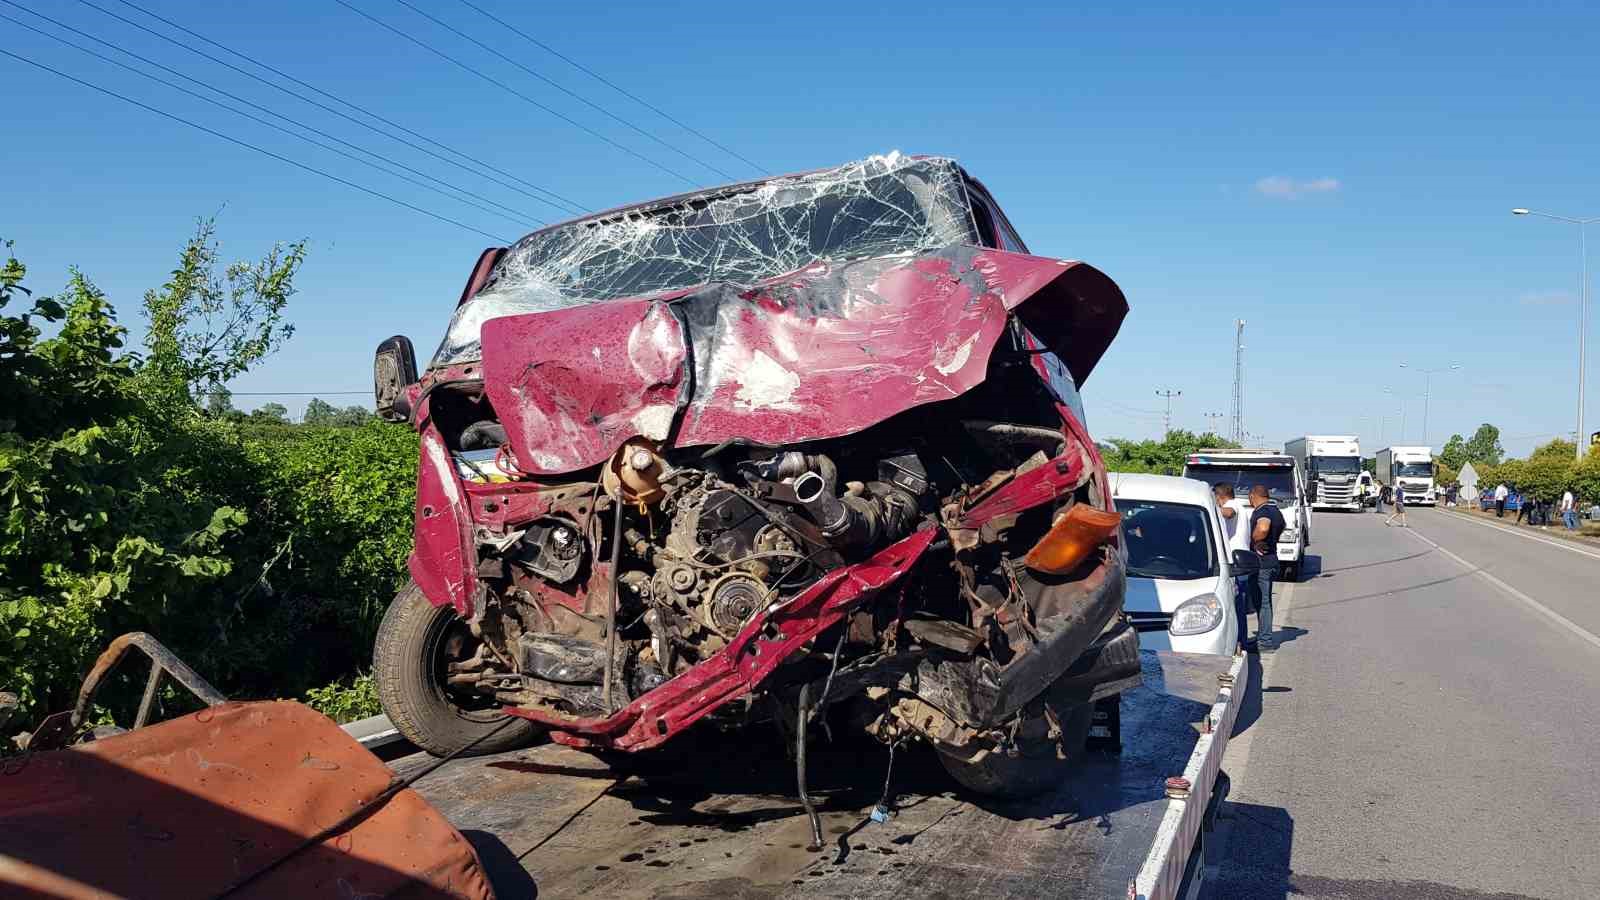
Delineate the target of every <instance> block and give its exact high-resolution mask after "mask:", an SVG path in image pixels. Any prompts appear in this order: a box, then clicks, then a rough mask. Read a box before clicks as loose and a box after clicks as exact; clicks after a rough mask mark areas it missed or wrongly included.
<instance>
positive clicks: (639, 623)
mask: <svg viewBox="0 0 1600 900" xmlns="http://www.w3.org/2000/svg"><path fill="white" fill-rule="evenodd" d="M1126 312H1127V303H1126V301H1125V300H1124V298H1123V295H1122V293H1121V291H1120V290H1119V289H1118V288H1117V286H1116V284H1114V283H1113V282H1112V281H1111V279H1109V278H1108V277H1106V276H1105V275H1104V274H1102V273H1101V272H1099V271H1098V270H1096V269H1094V268H1093V267H1091V266H1088V265H1086V264H1084V263H1080V262H1071V261H1064V260H1057V259H1046V258H1042V257H1037V256H1032V255H1029V254H1028V253H1027V250H1026V248H1025V246H1024V245H1023V243H1022V241H1021V239H1020V238H1018V237H1017V236H1016V233H1015V232H1014V231H1013V230H1012V228H1011V226H1010V224H1009V223H1008V222H1007V221H1006V218H1005V216H1004V215H1002V214H1001V212H1000V210H999V208H998V207H997V206H996V204H995V203H994V201H993V200H992V198H991V197H990V196H989V193H988V192H987V191H986V190H985V189H984V188H983V187H982V185H980V184H979V183H978V182H977V181H976V180H974V179H973V178H971V177H970V176H968V175H967V173H966V172H965V171H963V170H962V169H961V167H960V166H958V165H957V164H956V163H955V162H954V161H952V160H949V159H943V158H926V157H907V156H901V155H898V154H893V155H889V156H879V157H872V158H869V159H867V160H864V161H861V162H857V163H852V164H848V165H845V166H841V167H839V168H835V169H828V170H824V171H819V172H813V173H809V174H804V175H797V176H790V177H783V178H774V179H771V180H766V181H760V182H754V183H748V184H739V185H733V186H730V187H725V188H718V189H715V190H709V191H704V192H700V193H694V194H689V195H684V196H679V197H673V198H669V199H666V200H661V201H656V202H652V203H646V204H641V205H638V206H631V207H627V208H623V209H618V210H614V211H611V212H606V213H601V214H598V215H594V216H590V217H588V218H583V219H578V220H576V221H572V222H568V223H566V224H562V225H556V226H553V227H550V228H546V229H543V230H541V231H538V232H535V233H533V234H531V235H528V236H527V237H525V238H523V239H522V240H520V241H518V242H517V243H516V245H515V246H512V247H509V248H499V249H491V250H488V251H485V252H484V254H483V256H482V257H481V258H480V259H479V261H478V264H477V266H476V267H475V268H474V270H473V272H472V276H471V279H470V281H469V283H468V284H467V287H466V289H465V291H464V292H463V294H462V299H461V301H460V304H459V305H458V307H457V309H456V311H455V315H454V317H453V318H452V320H451V322H450V326H449V330H448V333H447V334H446V336H445V339H444V341H443V343H442V345H441V346H440V347H439V349H438V351H437V353H436V354H435V355H434V358H433V360H432V362H431V363H430V364H429V365H428V366H427V368H426V371H425V373H424V374H423V375H422V376H421V377H420V379H419V378H418V377H417V374H416V363H415V361H414V357H413V354H412V350H411V345H410V343H409V342H408V341H407V340H406V339H405V338H400V337H397V338H391V339H390V340H388V341H385V342H384V344H383V345H381V346H380V347H379V350H378V355H377V360H376V365H375V380H376V390H377V399H378V407H379V411H380V412H381V413H383V414H384V415H385V416H387V417H389V418H391V419H394V420H397V421H409V422H410V423H411V424H412V425H413V426H414V427H415V428H416V429H417V431H418V432H419V433H420V434H421V465H420V468H419V472H418V496H417V510H416V548H415V551H414V552H413V554H412V556H411V560H410V570H411V575H412V578H413V584H412V585H410V586H408V587H407V588H406V589H405V590H404V591H402V592H401V593H400V595H399V596H398V597H396V599H395V601H394V603H393V605H392V606H391V607H390V609H389V611H388V614H387V616H386V617H385V619H384V621H383V624H382V627H381V629H380V632H379V635H378V639H377V646H376V650H375V673H376V677H377V680H378V684H379V689H380V693H381V696H382V699H383V705H384V709H385V711H386V712H387V713H388V715H389V717H390V719H391V720H392V721H393V722H394V725H395V727H396V728H398V729H399V730H400V732H401V733H403V734H404V735H405V736H406V737H407V738H409V739H410V740H412V741H413V742H415V743H416V744H417V745H418V746H420V747H422V748H424V749H426V750H428V751H430V752H433V753H435V754H448V753H452V752H458V751H462V750H463V749H464V748H465V749H468V750H470V751H472V752H488V751H494V750H503V749H507V748H509V747H511V746H515V745H516V744H518V743H521V742H525V741H527V740H529V739H530V738H531V737H532V736H533V735H534V733H535V732H536V731H539V730H547V731H548V732H549V734H550V736H551V738H552V739H554V740H557V741H560V742H563V743H566V744H571V745H574V746H580V747H588V748H593V749H594V750H596V751H599V752H614V751H643V750H648V749H650V748H653V747H656V746H657V745H660V744H662V743H664V742H666V741H669V740H671V739H672V738H673V737H674V736H675V735H678V734H679V733H681V732H682V731H684V730H685V729H687V728H689V727H690V726H691V725H695V724H696V723H699V722H716V723H720V724H722V725H727V726H739V725H744V724H747V723H750V722H753V721H756V720H761V719H772V720H776V721H777V722H778V723H779V724H780V725H782V726H784V727H785V729H786V733H790V734H793V733H796V732H798V735H799V742H800V744H799V748H800V749H801V751H802V752H801V753H799V754H798V755H799V756H800V758H801V759H802V760H803V758H804V754H803V748H804V741H805V733H806V725H807V723H808V722H810V721H815V720H817V719H818V717H821V716H828V717H829V719H830V720H831V722H833V723H834V724H839V723H851V724H854V725H856V726H859V727H861V728H864V729H865V730H866V731H867V732H869V733H870V734H872V735H874V736H876V737H877V738H878V739H880V740H882V741H885V742H887V743H897V742H899V741H902V740H905V739H910V738H920V739H923V740H926V741H928V742H929V743H931V744H932V745H933V747H935V748H936V749H937V750H938V751H939V754H940V758H941V759H942V760H943V761H944V764H945V766H946V767H947V768H948V769H949V771H950V772H951V773H952V775H954V776H955V777H956V778H957V780H959V781H960V782H961V783H963V784H964V785H966V786H968V787H969V788H972V789H974V790H979V791H983V792H988V793H997V794H1004V793H1013V792H1019V791H1027V790H1032V789H1034V788H1035V787H1037V786H1039V785H1042V784H1046V783H1050V782H1052V781H1054V780H1055V779H1056V778H1058V777H1059V775H1060V766H1062V765H1064V764H1070V761H1071V760H1072V759H1073V758H1074V757H1075V756H1076V755H1077V753H1078V752H1079V751H1080V750H1081V748H1082V746H1083V741H1084V738H1085V735H1086V733H1087V731H1088V728H1089V721H1090V714H1091V705H1092V703H1093V702H1094V701H1095V700H1097V699H1099V698H1101V697H1103V696H1107V695H1109V694H1112V693H1115V692H1116V691H1119V690H1121V689H1123V688H1125V687H1126V686H1128V685H1129V684H1132V683H1136V682H1137V679H1138V671H1139V663H1138V654H1137V646H1138V640H1137V637H1136V635H1135V633H1134V632H1133V630H1132V629H1131V627H1130V626H1129V625H1128V623H1127V622H1126V620H1125V619H1124V617H1123V615H1122V612H1121V608H1122V595H1123V587H1124V576H1123V558H1122V551H1121V550H1120V548H1119V545H1118V539H1117V523H1118V518H1117V516H1116V515H1115V513H1114V512H1113V511H1112V506H1111V500H1110V496H1109V491H1108V490H1107V484H1106V478H1105V473H1104V469H1103V467H1102V464H1101V462H1100V459H1099V456H1098V454H1097V451H1096V448H1095V444H1094V442H1093V440H1091V438H1090V436H1089V433H1088V432H1087V431H1086V429H1085V426H1084V416H1083V409H1082V406H1081V403H1080V401H1079V397H1078V388H1079V387H1080V386H1081V385H1082V384H1083V382H1084V380H1085V379H1086V378H1087V377H1088V376H1089V373H1090V371H1091V370H1092V369H1093V368H1094V366H1095V364H1096V362H1097V361H1098V360H1099V359H1100V357H1101V355H1102V354H1103V353H1104V352H1105V350H1106V348H1107V346H1108V345H1109V344H1110V342H1111V340H1112V338H1113V337H1114V336H1115V335H1116V333H1117V330H1118V328H1119V327H1120V325H1121V322H1122V319H1123V316H1124V315H1125V314H1126ZM508 717H509V718H508ZM796 726H797V727H796ZM803 793H804V792H803V790H802V794H803Z"/></svg>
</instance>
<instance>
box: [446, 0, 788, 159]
mask: <svg viewBox="0 0 1600 900" xmlns="http://www.w3.org/2000/svg"><path fill="white" fill-rule="evenodd" d="M461 5H463V6H465V7H467V8H468V9H470V10H472V11H474V12H476V13H478V14H479V15H482V16H485V17H487V18H490V19H493V20H494V21H495V23H496V24H498V25H499V26H500V27H502V28H504V29H506V30H507V31H509V32H511V33H512V34H515V35H517V36H518V37H520V38H522V39H523V40H525V41H527V42H528V43H530V44H532V45H534V46H535V47H538V48H539V49H540V50H543V51H544V52H546V53H549V54H550V55H552V56H554V57H556V58H557V59H559V60H561V61H562V62H564V63H566V64H567V65H569V66H572V67H573V68H574V69H577V70H578V71H580V72H582V73H584V74H585V75H588V76H589V77H590V78H593V79H594V80H596V81H598V82H600V83H601V84H603V85H605V86H606V87H608V88H611V89H612V90H613V91H616V92H617V93H619V94H621V95H622V96H624V97H627V98H628V99H629V100H632V101H633V102H635V103H637V104H639V105H640V106H642V107H644V108H645V109H648V110H650V111H651V112H653V113H655V114H656V115H658V116H660V117H661V118H663V119H666V120H667V121H668V122H671V123H672V124H674V125H676V126H678V127H679V128H682V129H683V130H684V131H687V132H689V133H690V134H692V135H694V136H695V137H697V138H699V139H700V140H702V141H705V142H706V143H708V144H710V145H711V146H713V147H715V148H717V149H718V150H721V151H722V152H723V153H726V154H728V155H729V156H731V157H733V158H734V159H737V160H739V161H740V162H742V163H744V164H745V165H747V166H749V167H750V168H752V169H755V170H756V171H757V172H760V173H763V174H765V173H766V171H767V170H766V167H764V166H762V165H761V164H759V163H756V162H754V161H752V160H751V159H750V158H749V157H746V156H744V155H743V154H741V153H739V152H738V151H737V150H734V149H732V148H730V147H726V146H723V145H722V144H721V143H719V142H718V141H716V140H715V139H713V138H711V137H710V136H708V135H706V134H703V133H701V132H700V131H699V130H697V129H695V128H693V127H691V126H689V125H686V124H684V123H683V122H680V121H678V120H677V119H675V118H673V117H672V116H671V115H670V114H668V113H667V112H666V111H665V110H663V109H661V108H660V107H657V106H655V105H654V104H652V103H650V102H649V101H647V100H644V99H643V98H641V97H638V96H637V95H635V94H632V93H630V92H628V91H627V90H625V89H623V88H622V87H620V86H618V85H617V84H615V83H614V82H612V81H610V80H609V79H607V78H606V77H605V76H604V75H601V74H600V73H599V72H596V71H595V70H593V69H591V68H589V67H588V66H585V65H584V64H583V63H580V62H578V61H577V60H575V59H573V58H572V57H570V56H567V55H566V54H564V53H562V52H561V51H559V50H557V49H556V48H554V47H552V46H550V45H549V44H546V43H544V42H543V41H541V40H539V39H538V38H536V37H534V36H533V35H531V34H528V33H527V32H525V31H523V30H521V29H519V28H517V27H516V26H515V25H512V24H511V23H510V22H507V21H506V20H505V19H502V18H500V17H499V16H497V15H495V14H494V13H491V12H489V11H488V10H486V9H484V8H483V7H481V6H478V5H477V4H475V3H472V2H470V0H461Z"/></svg>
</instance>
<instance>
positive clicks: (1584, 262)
mask: <svg viewBox="0 0 1600 900" xmlns="http://www.w3.org/2000/svg"><path fill="white" fill-rule="evenodd" d="M1511 214H1512V215H1514V216H1540V217H1542V218H1546V219H1555V220H1556V221H1558V222H1566V223H1569V224H1572V225H1576V226H1578V257H1579V260H1580V262H1579V266H1578V268H1579V271H1580V272H1581V273H1582V274H1581V275H1580V276H1579V277H1580V278H1581V279H1582V280H1581V281H1579V282H1578V433H1577V435H1576V437H1577V440H1575V441H1573V444H1574V445H1576V447H1577V454H1578V459H1579V460H1580V461H1581V460H1582V459H1583V438H1584V432H1583V381H1584V375H1585V374H1586V370H1587V369H1588V366H1587V365H1586V361H1585V359H1584V354H1585V351H1586V350H1587V347H1588V338H1589V247H1588V242H1587V237H1586V236H1585V234H1584V230H1585V229H1586V228H1587V227H1588V226H1589V225H1592V224H1594V223H1595V222H1600V216H1591V217H1589V218H1587V219H1577V218H1573V217H1572V216H1558V215H1555V214H1554V213H1547V212H1539V211H1538V210H1535V209H1526V208H1524V207H1520V206H1519V207H1517V208H1516V209H1513V210H1512V211H1511Z"/></svg>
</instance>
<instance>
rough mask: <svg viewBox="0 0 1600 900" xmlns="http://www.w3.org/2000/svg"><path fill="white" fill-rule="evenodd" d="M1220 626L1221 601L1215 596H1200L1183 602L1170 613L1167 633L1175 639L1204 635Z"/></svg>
mask: <svg viewBox="0 0 1600 900" xmlns="http://www.w3.org/2000/svg"><path fill="white" fill-rule="evenodd" d="M1221 624H1222V600H1221V599H1220V598H1219V597H1217V595H1216V594H1201V595H1200V596H1198V597H1194V598H1192V599H1189V600H1185V601H1183V603H1182V604H1180V605H1179V606H1178V608H1177V609H1175V610H1173V611H1172V623H1171V624H1170V625H1168V626H1167V631H1168V632H1170V633H1171V634H1173V635H1175V636H1177V637H1183V636H1184V635H1190V634H1205V633H1206V632H1208V631H1210V630H1211V629H1213V628H1215V627H1217V626H1218V625H1221Z"/></svg>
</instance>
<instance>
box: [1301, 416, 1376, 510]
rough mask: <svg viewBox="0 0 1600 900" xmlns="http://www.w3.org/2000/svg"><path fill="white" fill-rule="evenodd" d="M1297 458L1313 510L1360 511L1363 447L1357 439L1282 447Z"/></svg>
mask: <svg viewBox="0 0 1600 900" xmlns="http://www.w3.org/2000/svg"><path fill="white" fill-rule="evenodd" d="M1283 452H1285V453H1287V454H1289V455H1290V456H1292V457H1294V460H1295V462H1296V463H1297V464H1298V465H1299V466H1300V471H1301V472H1302V473H1303V474H1304V477H1305V482H1306V492H1307V495H1308V496H1307V499H1309V500H1310V502H1311V507H1312V508H1313V509H1343V510H1349V511H1351V512H1360V511H1361V496H1360V490H1359V487H1360V483H1359V482H1360V477H1361V475H1362V474H1364V473H1363V472H1362V471H1361V444H1360V441H1359V439H1358V438H1357V437H1356V436H1355V435H1316V434H1309V435H1306V436H1305V437H1301V438H1295V439H1294V440H1292V441H1289V442H1288V443H1286V444H1284V445H1283Z"/></svg>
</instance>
